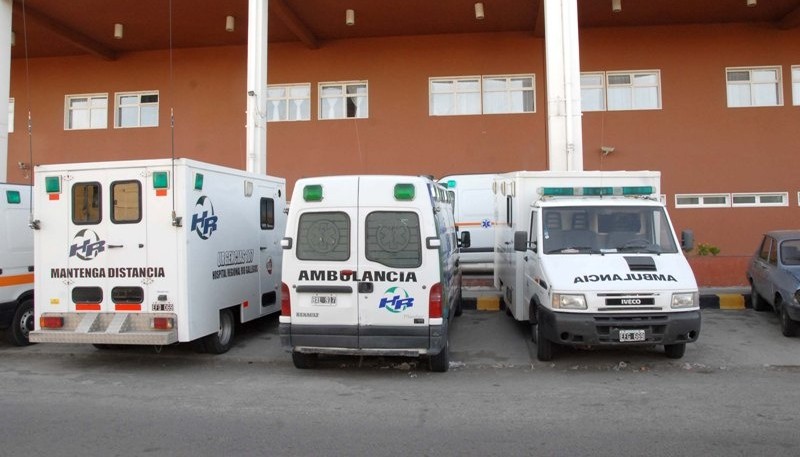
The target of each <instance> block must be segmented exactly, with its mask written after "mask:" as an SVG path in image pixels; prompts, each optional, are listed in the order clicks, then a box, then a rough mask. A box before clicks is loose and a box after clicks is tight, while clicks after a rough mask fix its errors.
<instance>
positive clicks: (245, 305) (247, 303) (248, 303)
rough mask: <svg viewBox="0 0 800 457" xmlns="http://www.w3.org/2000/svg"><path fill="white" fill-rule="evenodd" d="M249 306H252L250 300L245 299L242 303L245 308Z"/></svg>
mask: <svg viewBox="0 0 800 457" xmlns="http://www.w3.org/2000/svg"><path fill="white" fill-rule="evenodd" d="M249 306H250V302H249V301H247V300H245V301H244V303H243V304H242V307H243V308H247V307H249Z"/></svg>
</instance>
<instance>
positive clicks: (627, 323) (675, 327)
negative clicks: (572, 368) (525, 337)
mask: <svg viewBox="0 0 800 457" xmlns="http://www.w3.org/2000/svg"><path fill="white" fill-rule="evenodd" d="M539 319H540V322H539V325H540V326H542V329H541V330H542V331H543V333H544V336H545V337H546V338H547V339H548V340H550V341H552V342H554V343H559V344H565V345H575V346H580V345H588V346H637V345H638V346H640V345H653V344H676V343H691V342H694V341H697V338H698V337H699V336H700V311H699V310H694V311H682V312H674V313H628V314H581V313H564V312H553V311H551V310H549V309H545V308H541V309H540V315H539ZM620 330H644V332H645V340H644V341H636V342H627V341H626V342H621V341H620Z"/></svg>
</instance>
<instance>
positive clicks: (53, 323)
mask: <svg viewBox="0 0 800 457" xmlns="http://www.w3.org/2000/svg"><path fill="white" fill-rule="evenodd" d="M39 327H41V328H63V327H64V318H63V317H57V316H41V317H39Z"/></svg>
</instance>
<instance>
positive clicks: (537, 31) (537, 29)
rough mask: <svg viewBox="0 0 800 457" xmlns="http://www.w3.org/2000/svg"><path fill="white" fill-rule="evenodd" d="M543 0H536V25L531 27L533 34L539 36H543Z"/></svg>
mask: <svg viewBox="0 0 800 457" xmlns="http://www.w3.org/2000/svg"><path fill="white" fill-rule="evenodd" d="M544 1H545V0H539V1H538V2H537V3H538V6H537V11H536V25H535V26H534V27H533V35H534V36H537V37H539V38H544Z"/></svg>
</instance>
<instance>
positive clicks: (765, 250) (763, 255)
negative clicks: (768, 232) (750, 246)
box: [758, 236, 770, 262]
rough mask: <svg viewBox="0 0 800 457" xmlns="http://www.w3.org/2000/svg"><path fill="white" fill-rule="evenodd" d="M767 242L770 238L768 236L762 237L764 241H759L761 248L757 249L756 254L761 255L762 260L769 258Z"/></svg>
mask: <svg viewBox="0 0 800 457" xmlns="http://www.w3.org/2000/svg"><path fill="white" fill-rule="evenodd" d="M769 242H770V238H769V237H768V236H765V237H764V241H762V242H761V250H759V253H758V256H759V257H761V260H763V261H764V262H766V261H767V259H769Z"/></svg>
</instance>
